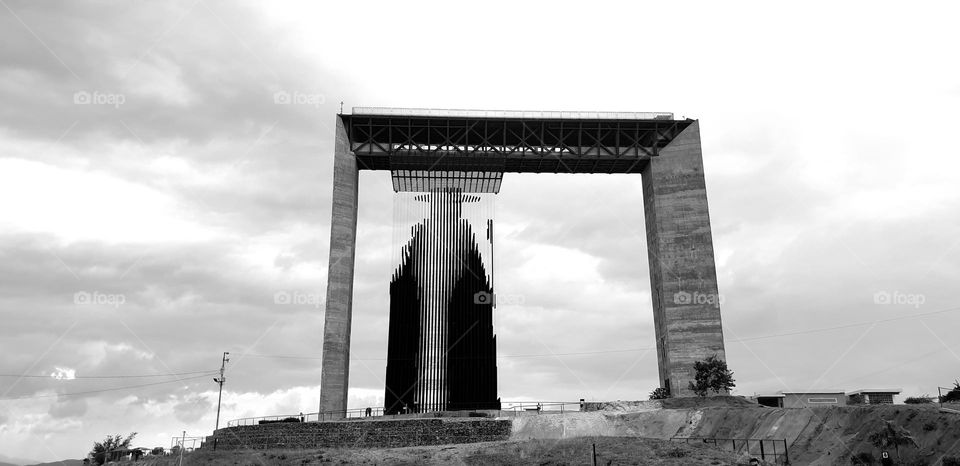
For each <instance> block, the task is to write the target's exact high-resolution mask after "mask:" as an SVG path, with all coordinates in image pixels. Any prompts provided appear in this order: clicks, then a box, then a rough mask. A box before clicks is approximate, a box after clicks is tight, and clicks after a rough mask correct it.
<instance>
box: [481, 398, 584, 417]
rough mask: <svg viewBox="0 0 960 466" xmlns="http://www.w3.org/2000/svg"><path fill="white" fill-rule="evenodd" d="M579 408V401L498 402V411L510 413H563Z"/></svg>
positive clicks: (578, 409)
mask: <svg viewBox="0 0 960 466" xmlns="http://www.w3.org/2000/svg"><path fill="white" fill-rule="evenodd" d="M580 410H581V404H580V402H579V401H504V402H501V403H500V411H501V412H504V411H506V412H508V413H512V414H518V413H522V412H527V413H529V412H537V413H547V414H556V413H561V414H562V413H565V412H577V411H580Z"/></svg>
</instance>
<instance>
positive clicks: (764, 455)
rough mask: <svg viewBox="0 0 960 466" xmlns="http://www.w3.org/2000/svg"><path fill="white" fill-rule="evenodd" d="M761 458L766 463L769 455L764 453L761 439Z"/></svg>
mask: <svg viewBox="0 0 960 466" xmlns="http://www.w3.org/2000/svg"><path fill="white" fill-rule="evenodd" d="M760 458H762V459H763V460H764V461H766V460H767V455H766V454H765V453H764V451H763V439H760Z"/></svg>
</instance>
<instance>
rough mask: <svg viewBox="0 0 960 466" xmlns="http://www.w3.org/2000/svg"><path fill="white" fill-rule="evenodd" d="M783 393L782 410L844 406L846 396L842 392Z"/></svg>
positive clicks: (809, 391) (806, 391)
mask: <svg viewBox="0 0 960 466" xmlns="http://www.w3.org/2000/svg"><path fill="white" fill-rule="evenodd" d="M781 393H783V407H784V408H816V407H818V406H846V404H847V395H846V393H845V392H844V391H843V390H805V391H802V392H786V391H785V392H781Z"/></svg>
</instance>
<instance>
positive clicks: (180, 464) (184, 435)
mask: <svg viewBox="0 0 960 466" xmlns="http://www.w3.org/2000/svg"><path fill="white" fill-rule="evenodd" d="M186 447H187V431H183V440H181V441H180V463H179V464H178V465H177V466H183V449H184V448H186Z"/></svg>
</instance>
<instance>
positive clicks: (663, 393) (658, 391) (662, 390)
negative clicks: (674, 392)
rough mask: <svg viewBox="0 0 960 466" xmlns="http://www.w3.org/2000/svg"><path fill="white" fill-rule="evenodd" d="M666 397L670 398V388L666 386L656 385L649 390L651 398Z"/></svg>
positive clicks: (659, 398) (660, 398) (661, 398)
mask: <svg viewBox="0 0 960 466" xmlns="http://www.w3.org/2000/svg"><path fill="white" fill-rule="evenodd" d="M666 398H670V389H669V388H667V387H658V388H655V389H654V390H653V391H652V392H650V399H651V400H663V399H666Z"/></svg>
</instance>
